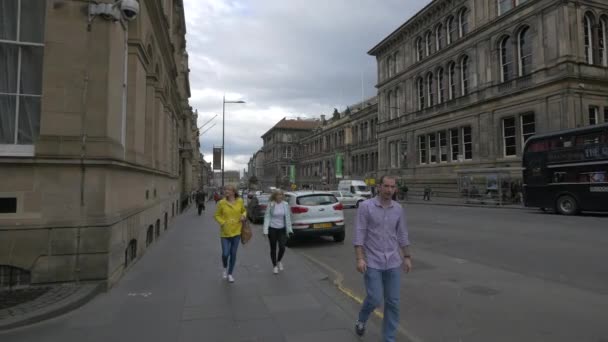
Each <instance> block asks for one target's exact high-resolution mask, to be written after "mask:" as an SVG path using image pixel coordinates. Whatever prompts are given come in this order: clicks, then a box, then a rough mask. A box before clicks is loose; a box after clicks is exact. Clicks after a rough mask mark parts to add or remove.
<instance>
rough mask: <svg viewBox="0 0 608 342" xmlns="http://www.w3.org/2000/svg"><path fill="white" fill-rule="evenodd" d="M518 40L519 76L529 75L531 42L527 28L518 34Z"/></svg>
mask: <svg viewBox="0 0 608 342" xmlns="http://www.w3.org/2000/svg"><path fill="white" fill-rule="evenodd" d="M518 40H519V42H518V44H517V45H518V55H519V76H524V75H527V74H529V73H530V69H531V67H532V41H531V39H530V28H529V27H525V28H523V29H522V30H521V31H520V32H519V36H518Z"/></svg>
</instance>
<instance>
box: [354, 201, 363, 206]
mask: <svg viewBox="0 0 608 342" xmlns="http://www.w3.org/2000/svg"><path fill="white" fill-rule="evenodd" d="M361 202H363V201H357V204H355V208H359V204H361Z"/></svg>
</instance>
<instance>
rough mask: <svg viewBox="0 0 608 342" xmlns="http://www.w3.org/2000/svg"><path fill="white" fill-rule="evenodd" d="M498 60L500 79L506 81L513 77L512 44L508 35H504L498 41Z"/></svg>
mask: <svg viewBox="0 0 608 342" xmlns="http://www.w3.org/2000/svg"><path fill="white" fill-rule="evenodd" d="M498 58H499V62H500V81H501V82H507V81H509V80H511V78H512V77H513V46H512V44H511V39H510V37H508V36H506V37H504V38H503V39H501V40H500V41H499V43H498Z"/></svg>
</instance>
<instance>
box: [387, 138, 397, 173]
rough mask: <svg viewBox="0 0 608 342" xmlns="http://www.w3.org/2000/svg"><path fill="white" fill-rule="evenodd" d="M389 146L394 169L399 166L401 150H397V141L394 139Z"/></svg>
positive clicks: (391, 163)
mask: <svg viewBox="0 0 608 342" xmlns="http://www.w3.org/2000/svg"><path fill="white" fill-rule="evenodd" d="M388 146H389V160H390V165H391V168H392V169H396V168H398V167H399V161H398V160H399V152H398V151H397V142H396V141H393V142H390V143H389V144H388Z"/></svg>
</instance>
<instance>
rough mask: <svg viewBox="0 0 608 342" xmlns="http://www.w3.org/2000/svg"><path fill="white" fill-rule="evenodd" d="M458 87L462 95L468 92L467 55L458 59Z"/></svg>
mask: <svg viewBox="0 0 608 342" xmlns="http://www.w3.org/2000/svg"><path fill="white" fill-rule="evenodd" d="M460 87H461V88H460V89H461V94H462V96H464V95H467V94H468V93H469V57H468V56H464V57H462V60H461V61H460Z"/></svg>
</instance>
